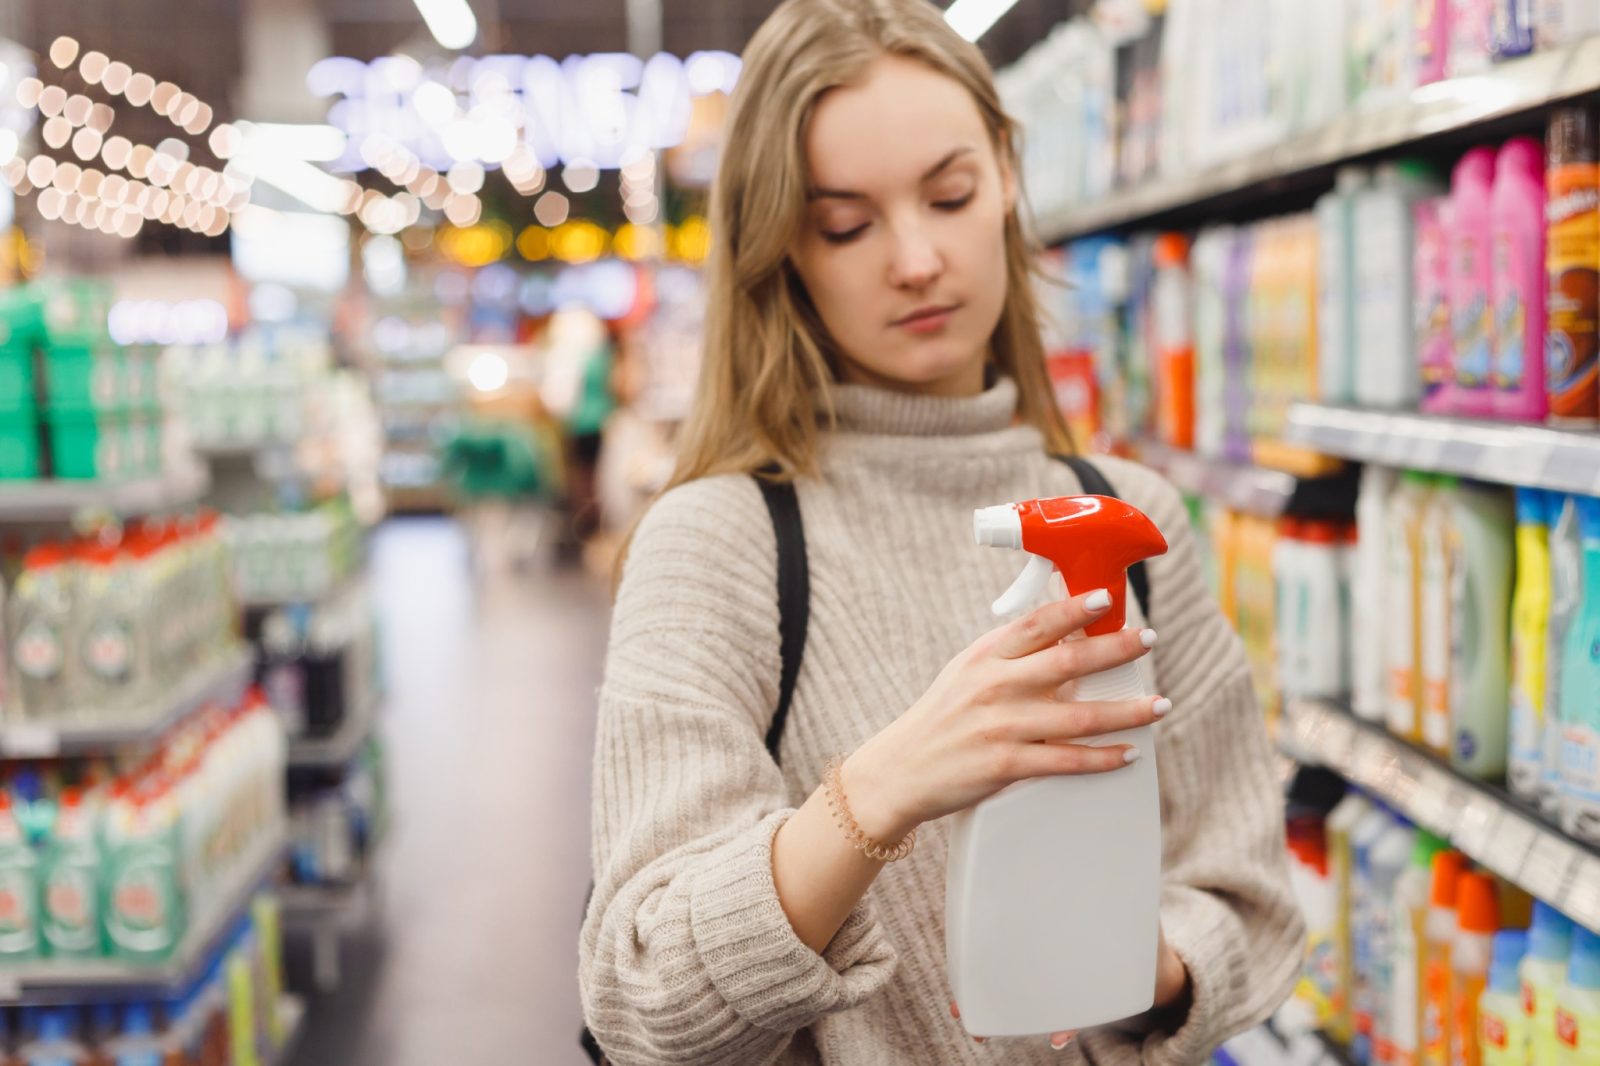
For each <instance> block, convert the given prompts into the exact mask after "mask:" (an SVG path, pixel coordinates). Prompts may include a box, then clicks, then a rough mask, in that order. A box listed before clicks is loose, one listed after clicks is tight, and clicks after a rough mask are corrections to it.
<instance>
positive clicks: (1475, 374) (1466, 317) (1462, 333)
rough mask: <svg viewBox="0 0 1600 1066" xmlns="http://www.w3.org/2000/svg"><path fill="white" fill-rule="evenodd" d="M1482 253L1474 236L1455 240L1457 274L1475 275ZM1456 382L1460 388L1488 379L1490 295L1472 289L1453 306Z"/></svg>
mask: <svg viewBox="0 0 1600 1066" xmlns="http://www.w3.org/2000/svg"><path fill="white" fill-rule="evenodd" d="M1481 254H1482V252H1481V250H1480V249H1479V248H1478V241H1477V238H1476V237H1473V236H1462V237H1459V238H1457V240H1456V268H1455V269H1456V277H1458V278H1460V277H1474V276H1475V275H1476V273H1477V264H1478V257H1479V256H1480V255H1481ZM1452 317H1453V320H1454V324H1455V325H1454V332H1455V370H1456V383H1457V384H1458V385H1460V386H1461V387H1462V388H1467V389H1476V388H1482V387H1483V386H1485V385H1487V384H1488V383H1489V371H1490V369H1491V364H1492V362H1493V360H1492V346H1491V340H1492V336H1493V334H1492V330H1493V323H1492V321H1491V319H1490V310H1489V296H1488V294H1487V293H1485V292H1473V293H1471V294H1470V296H1468V298H1467V299H1466V300H1464V301H1463V302H1462V303H1461V304H1460V306H1458V307H1457V308H1456V309H1455V312H1454V314H1453V316H1452Z"/></svg>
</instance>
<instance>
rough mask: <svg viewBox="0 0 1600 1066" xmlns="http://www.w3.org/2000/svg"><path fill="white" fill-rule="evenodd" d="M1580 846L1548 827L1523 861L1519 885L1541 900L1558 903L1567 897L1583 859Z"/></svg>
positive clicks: (1518, 879)
mask: <svg viewBox="0 0 1600 1066" xmlns="http://www.w3.org/2000/svg"><path fill="white" fill-rule="evenodd" d="M1579 858H1580V856H1579V852H1578V849H1577V848H1575V847H1573V846H1572V845H1571V844H1570V843H1569V842H1568V841H1566V840H1563V839H1562V838H1561V837H1559V836H1557V835H1556V834H1555V832H1554V831H1552V830H1549V829H1546V830H1544V831H1543V832H1541V833H1540V834H1539V838H1538V839H1537V840H1535V841H1534V842H1533V847H1532V848H1531V849H1530V850H1529V851H1528V857H1527V859H1525V860H1524V861H1523V863H1522V876H1521V877H1518V878H1516V882H1517V884H1519V885H1521V886H1522V887H1523V888H1525V889H1527V890H1528V891H1529V892H1532V893H1533V894H1534V895H1535V896H1538V897H1539V898H1540V899H1545V900H1550V901H1551V902H1557V901H1560V900H1562V899H1564V898H1565V897H1566V891H1567V884H1568V883H1569V880H1570V879H1571V877H1572V871H1573V869H1574V868H1575V867H1576V866H1577V865H1578V861H1579Z"/></svg>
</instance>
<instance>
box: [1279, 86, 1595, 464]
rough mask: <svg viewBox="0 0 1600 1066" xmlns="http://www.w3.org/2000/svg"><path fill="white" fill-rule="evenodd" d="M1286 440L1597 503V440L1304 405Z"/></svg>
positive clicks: (1537, 429) (1293, 411)
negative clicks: (1591, 498)
mask: <svg viewBox="0 0 1600 1066" xmlns="http://www.w3.org/2000/svg"><path fill="white" fill-rule="evenodd" d="M1597 61H1600V60H1597ZM1286 433H1287V435H1288V437H1289V438H1290V439H1291V440H1293V441H1295V442H1297V443H1300V444H1303V445H1305V446H1307V447H1310V448H1315V449H1317V450H1318V451H1322V452H1326V453H1328V454H1330V455H1340V456H1343V457H1345V458H1347V459H1358V460H1360V461H1362V462H1369V463H1381V464H1383V465H1385V466H1396V467H1403V468H1405V469H1408V470H1430V471H1435V472H1437V473H1441V474H1456V475H1460V476H1462V477H1472V478H1477V479H1479V480H1481V481H1498V482H1504V483H1505V484H1508V485H1526V486H1529V487H1532V488H1543V489H1554V490H1557V491H1560V492H1576V493H1584V494H1589V495H1600V433H1590V432H1584V431H1579V430H1562V429H1552V428H1549V427H1546V426H1534V425H1518V424H1515V423H1509V422H1489V421H1483V420H1479V419H1468V418H1449V417H1444V416H1440V415H1424V414H1409V413H1396V412H1389V411H1366V410H1358V409H1355V408H1349V407H1331V406H1326V405H1321V404H1305V403H1301V404H1295V405H1294V406H1293V407H1291V408H1290V409H1289V422H1288V428H1287V430H1286Z"/></svg>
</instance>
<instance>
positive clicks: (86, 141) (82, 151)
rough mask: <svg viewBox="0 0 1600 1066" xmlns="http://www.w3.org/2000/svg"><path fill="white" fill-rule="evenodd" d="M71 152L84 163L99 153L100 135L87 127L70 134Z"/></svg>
mask: <svg viewBox="0 0 1600 1066" xmlns="http://www.w3.org/2000/svg"><path fill="white" fill-rule="evenodd" d="M72 154H73V155H75V156H77V157H78V158H79V159H81V160H83V161H84V162H85V163H87V162H89V160H91V159H93V158H94V157H95V156H97V155H99V154H100V135H99V134H98V133H96V132H95V131H94V130H91V129H89V128H87V127H85V128H83V129H81V130H79V131H78V132H77V133H74V134H73V135H72Z"/></svg>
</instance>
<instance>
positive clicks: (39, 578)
mask: <svg viewBox="0 0 1600 1066" xmlns="http://www.w3.org/2000/svg"><path fill="white" fill-rule="evenodd" d="M77 573H78V570H77V566H76V565H75V563H74V561H73V559H72V555H71V553H70V552H68V551H67V549H66V548H64V547H62V546H61V545H59V544H41V545H39V546H38V547H36V548H34V549H33V550H32V551H30V552H28V554H27V555H25V556H24V557H23V561H22V572H21V573H20V574H18V575H17V579H16V581H15V582H14V583H13V584H12V586H11V599H10V601H9V602H8V603H7V604H6V614H7V618H6V638H7V639H8V640H9V641H10V642H11V651H10V654H9V655H7V656H6V658H7V660H8V662H9V665H10V669H11V674H12V683H11V686H10V688H11V690H12V692H13V693H14V698H15V700H16V701H17V702H18V703H19V704H20V706H21V708H22V710H23V711H24V712H25V713H26V715H27V717H28V718H30V719H32V720H34V721H50V720H52V719H55V718H57V717H59V716H60V715H61V714H63V713H65V712H68V711H71V710H74V709H76V708H75V707H74V706H73V703H74V700H75V699H76V697H77V687H78V686H77V665H76V663H75V662H73V658H74V657H73V656H72V655H70V654H69V649H70V648H71V647H72V645H73V640H74V636H75V634H74V614H73V601H74V591H75V589H76V586H77Z"/></svg>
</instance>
